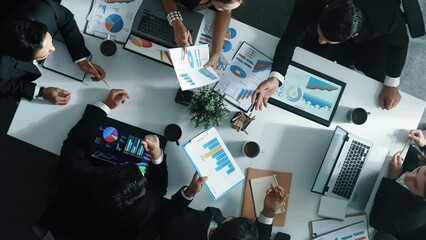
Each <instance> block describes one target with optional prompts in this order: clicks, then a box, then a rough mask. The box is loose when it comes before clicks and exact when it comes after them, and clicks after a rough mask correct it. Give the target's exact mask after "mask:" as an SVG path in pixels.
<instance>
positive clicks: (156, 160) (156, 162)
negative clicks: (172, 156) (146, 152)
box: [151, 149, 164, 165]
mask: <svg viewBox="0 0 426 240" xmlns="http://www.w3.org/2000/svg"><path fill="white" fill-rule="evenodd" d="M163 157H164V154H163V150H162V149H161V156H160V157H159V158H157V159H154V160H151V162H152V163H153V164H154V165H160V164H161V163H162V162H163Z"/></svg>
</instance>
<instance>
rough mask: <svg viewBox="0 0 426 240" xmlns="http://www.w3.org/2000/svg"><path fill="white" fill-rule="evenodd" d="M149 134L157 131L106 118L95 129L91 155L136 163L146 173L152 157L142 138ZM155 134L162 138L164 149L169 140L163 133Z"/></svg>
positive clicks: (121, 162) (108, 159) (103, 159)
mask: <svg viewBox="0 0 426 240" xmlns="http://www.w3.org/2000/svg"><path fill="white" fill-rule="evenodd" d="M149 134H155V133H153V132H150V131H147V130H144V129H142V128H138V127H135V126H132V125H129V124H127V123H123V122H120V121H118V120H115V119H111V118H106V119H105V120H104V121H103V122H101V123H100V125H99V126H98V128H97V129H96V131H95V134H94V138H93V142H92V152H91V156H92V157H93V158H95V159H98V160H101V161H105V162H108V163H112V164H120V165H121V164H128V163H134V164H136V165H137V166H138V167H139V169H140V170H141V171H142V172H143V173H146V172H147V168H148V163H149V162H150V161H151V160H152V159H151V156H150V155H149V153H148V152H147V151H146V150H145V149H144V147H143V145H142V140H143V139H144V137H145V136H146V135H149ZM155 135H157V136H158V138H159V139H160V147H161V148H162V149H164V147H165V146H166V143H167V140H166V139H165V138H164V137H163V136H161V135H158V134H155Z"/></svg>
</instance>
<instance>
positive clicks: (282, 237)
mask: <svg viewBox="0 0 426 240" xmlns="http://www.w3.org/2000/svg"><path fill="white" fill-rule="evenodd" d="M274 240H290V235H288V234H287V233H282V232H277V235H275V238H274Z"/></svg>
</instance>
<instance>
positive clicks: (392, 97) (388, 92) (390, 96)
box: [379, 86, 401, 110]
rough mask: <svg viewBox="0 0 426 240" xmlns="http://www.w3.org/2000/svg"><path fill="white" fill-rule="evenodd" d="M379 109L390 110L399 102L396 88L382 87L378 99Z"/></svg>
mask: <svg viewBox="0 0 426 240" xmlns="http://www.w3.org/2000/svg"><path fill="white" fill-rule="evenodd" d="M379 101H380V107H382V109H386V110H390V109H392V108H394V107H396V105H398V103H399V101H401V94H399V91H398V88H396V87H388V86H383V89H382V92H381V93H380V97H379Z"/></svg>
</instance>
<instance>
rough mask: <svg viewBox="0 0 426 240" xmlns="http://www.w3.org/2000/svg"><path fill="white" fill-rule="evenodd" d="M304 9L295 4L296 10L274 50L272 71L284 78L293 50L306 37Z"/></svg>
mask: <svg viewBox="0 0 426 240" xmlns="http://www.w3.org/2000/svg"><path fill="white" fill-rule="evenodd" d="M303 11H304V9H302V8H301V7H300V6H298V5H297V3H296V8H295V10H294V12H293V15H292V16H291V18H290V21H289V23H288V26H287V29H286V31H285V32H284V34H283V36H282V37H281V39H280V41H279V43H278V45H277V48H276V49H275V55H274V62H273V64H272V70H271V71H275V72H279V73H280V74H281V75H283V76H285V75H286V73H287V69H288V66H289V65H290V62H291V59H292V58H293V54H294V49H295V48H296V47H297V46H301V45H302V44H303V41H304V39H305V37H306V30H305V28H304V25H305V21H306V19H305V14H304V13H303Z"/></svg>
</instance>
